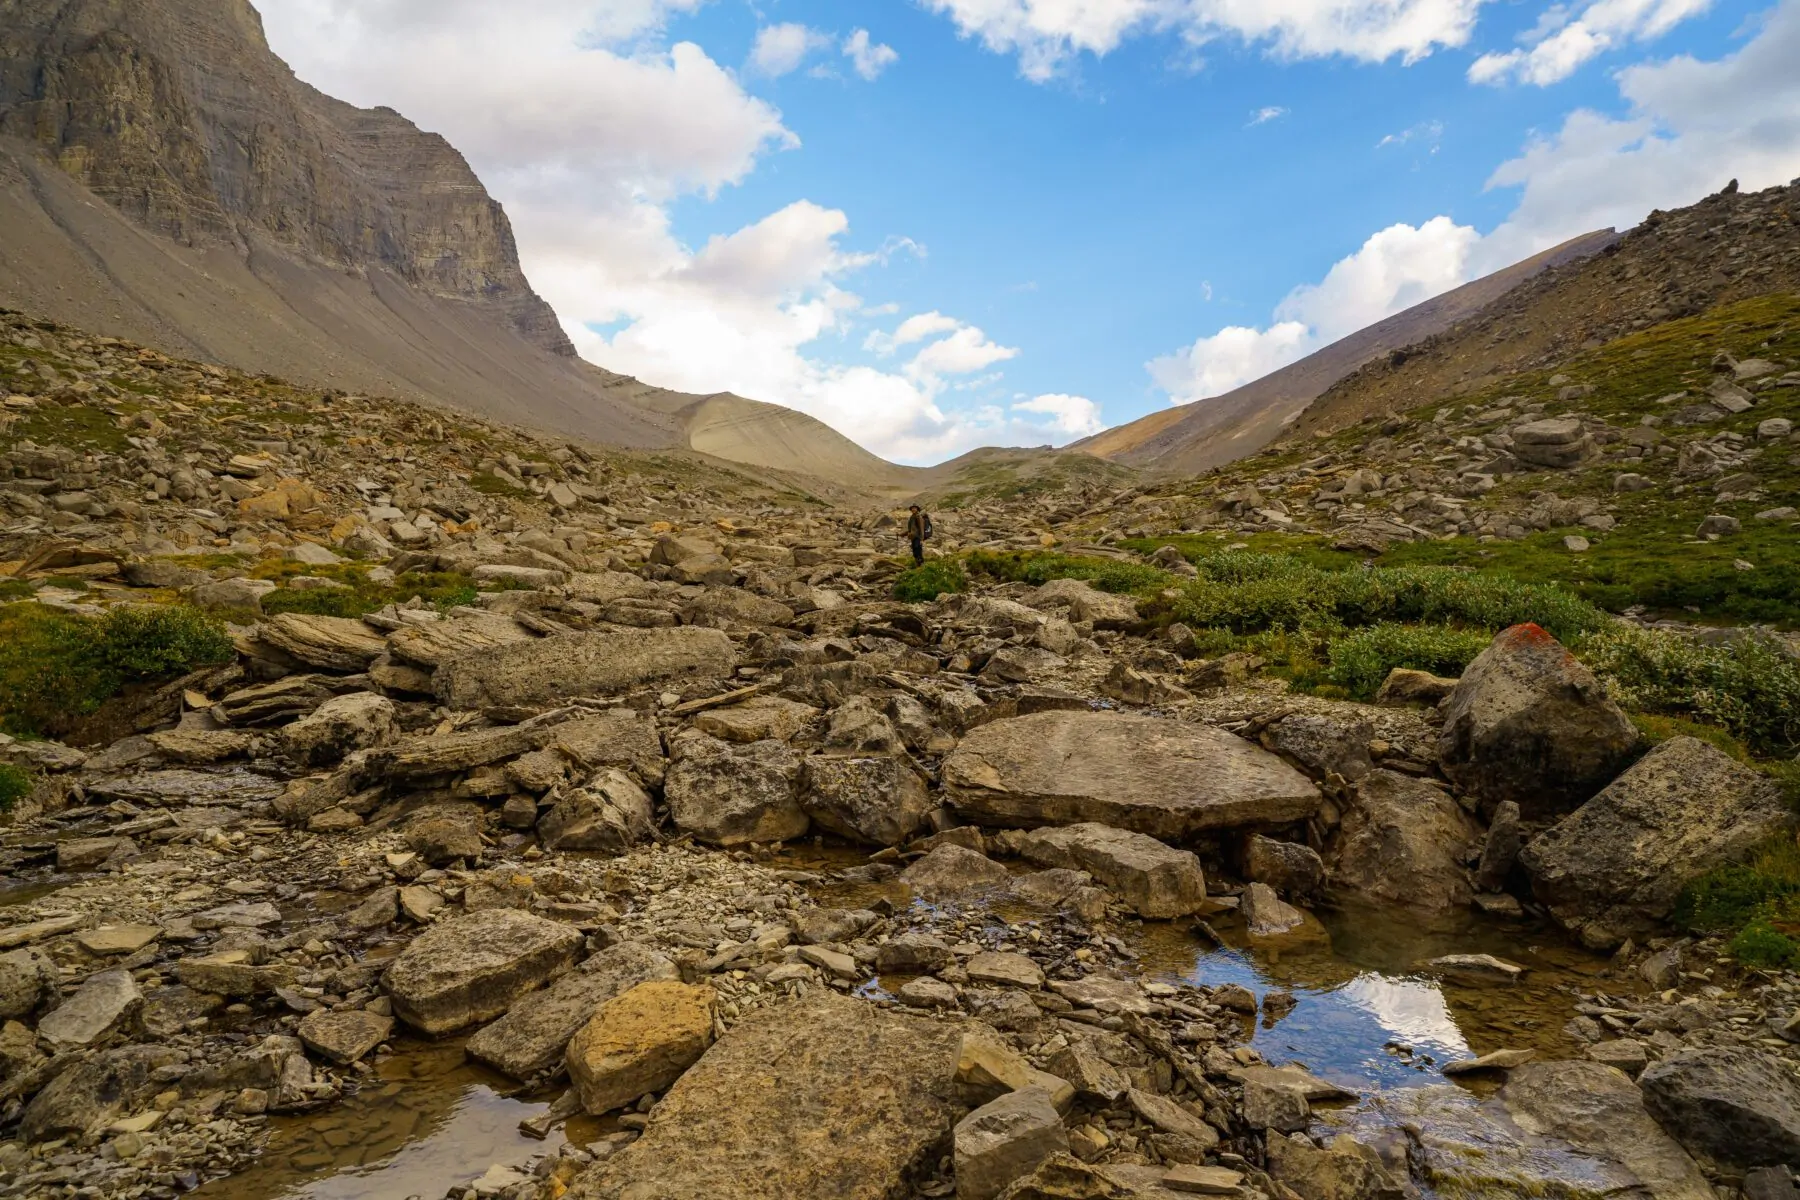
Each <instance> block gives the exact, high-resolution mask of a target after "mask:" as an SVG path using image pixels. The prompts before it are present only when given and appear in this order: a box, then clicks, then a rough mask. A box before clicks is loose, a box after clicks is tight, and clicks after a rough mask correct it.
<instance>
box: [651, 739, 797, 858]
mask: <svg viewBox="0 0 1800 1200" xmlns="http://www.w3.org/2000/svg"><path fill="white" fill-rule="evenodd" d="M670 750H671V753H672V762H671V764H670V767H669V773H668V781H667V784H666V794H667V796H668V801H669V815H670V816H671V817H672V818H673V819H674V821H675V825H676V827H677V828H678V829H680V830H682V831H683V832H684V833H690V834H692V835H694V837H695V838H697V839H698V840H700V841H703V842H706V843H708V844H710V845H714V846H724V847H730V846H742V845H746V844H749V843H752V842H756V843H768V842H785V841H788V840H790V839H793V838H797V837H799V836H800V835H801V834H803V833H805V832H806V830H807V827H808V826H809V825H810V824H811V823H812V822H811V819H810V818H809V817H808V816H807V815H806V811H805V810H804V809H803V808H801V807H800V801H799V797H798V796H797V795H796V783H797V781H798V779H799V775H800V759H799V758H798V757H797V756H796V755H795V754H794V752H793V751H792V750H790V749H789V748H788V747H787V746H786V745H785V744H784V743H782V742H776V741H765V742H752V743H751V744H750V745H748V746H737V745H733V744H731V743H729V742H721V741H719V740H718V739H717V738H712V737H707V736H706V735H705V734H703V733H694V732H691V731H690V732H688V733H684V734H682V735H681V736H680V737H678V738H676V739H675V741H674V742H673V743H672V744H671V746H670Z"/></svg>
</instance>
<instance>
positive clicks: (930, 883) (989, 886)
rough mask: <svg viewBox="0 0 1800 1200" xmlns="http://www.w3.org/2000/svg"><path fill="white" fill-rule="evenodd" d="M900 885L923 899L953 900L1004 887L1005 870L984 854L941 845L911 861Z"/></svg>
mask: <svg viewBox="0 0 1800 1200" xmlns="http://www.w3.org/2000/svg"><path fill="white" fill-rule="evenodd" d="M900 879H901V882H903V883H905V884H906V885H907V886H908V887H910V888H912V890H913V891H915V892H917V893H919V895H921V896H924V897H925V898H927V899H955V898H958V897H967V896H971V895H974V894H976V893H979V892H984V891H991V890H993V889H996V888H1003V887H1005V886H1006V882H1007V879H1008V875H1007V872H1006V868H1005V867H1003V866H1001V865H1000V864H999V863H997V862H995V861H994V860H993V859H991V858H989V857H988V856H987V855H985V854H977V853H976V852H975V851H973V850H969V849H967V848H965V847H962V846H955V845H949V844H945V845H941V846H938V847H937V848H935V849H934V850H932V851H931V852H930V853H929V854H927V855H926V856H925V857H924V858H921V859H919V860H918V861H916V862H914V863H913V864H912V865H911V866H910V867H907V868H906V870H905V871H903V872H902V873H901V875H900Z"/></svg>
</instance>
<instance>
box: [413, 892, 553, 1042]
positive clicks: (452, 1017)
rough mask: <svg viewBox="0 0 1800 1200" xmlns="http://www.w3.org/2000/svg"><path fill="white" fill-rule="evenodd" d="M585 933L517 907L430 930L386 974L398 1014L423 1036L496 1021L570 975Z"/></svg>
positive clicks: (464, 919) (449, 923) (454, 921)
mask: <svg viewBox="0 0 1800 1200" xmlns="http://www.w3.org/2000/svg"><path fill="white" fill-rule="evenodd" d="M582 940H583V939H582V936H581V932H580V931H579V930H577V929H575V928H573V927H571V926H568V925H561V924H558V923H557V922H555V921H546V920H544V919H543V918H542V917H534V916H531V915H530V914H528V913H523V912H519V911H517V910H516V909H508V908H494V909H487V910H485V911H483V912H478V913H471V914H469V915H468V916H463V917H458V918H456V919H454V920H450V921H444V922H441V923H439V924H437V925H434V926H432V927H431V928H430V929H428V930H426V931H425V932H424V933H423V934H421V935H420V936H419V937H418V939H417V940H415V941H414V942H413V943H412V944H411V945H409V946H408V947H407V948H406V949H405V950H404V951H402V952H401V954H400V956H399V957H398V958H396V959H395V960H394V962H393V965H392V966H390V967H389V968H388V969H387V973H386V974H385V975H384V976H383V977H382V987H383V989H384V990H385V991H386V992H387V994H388V996H389V997H390V998H391V999H392V1000H393V1003H394V1015H396V1016H398V1017H399V1018H400V1019H401V1020H402V1021H405V1022H406V1023H407V1024H408V1025H411V1026H412V1027H413V1028H415V1029H418V1030H419V1031H421V1032H423V1033H428V1034H431V1035H433V1036H437V1035H440V1034H445V1033H454V1032H455V1031H456V1030H458V1029H464V1028H466V1027H468V1026H470V1025H474V1024H476V1023H478V1022H481V1021H487V1020H491V1019H493V1018H494V1017H497V1016H499V1015H500V1014H501V1013H503V1012H505V1011H506V1010H507V1008H508V1007H510V1006H511V1005H512V1004H513V1002H514V1001H516V1000H517V999H518V998H519V997H520V996H522V995H524V994H525V993H526V992H529V991H531V990H533V989H535V988H538V987H541V986H542V985H544V984H545V983H548V982H549V981H550V980H552V979H554V978H556V977H557V976H559V975H561V974H563V973H564V972H566V971H567V970H568V969H569V967H570V966H571V965H572V964H573V963H574V960H575V954H576V952H577V951H578V950H579V948H580V947H581V944H582Z"/></svg>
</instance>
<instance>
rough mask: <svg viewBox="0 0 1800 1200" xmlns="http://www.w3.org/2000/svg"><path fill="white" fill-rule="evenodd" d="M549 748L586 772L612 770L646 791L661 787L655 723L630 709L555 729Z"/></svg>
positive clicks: (659, 740)
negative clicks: (631, 778)
mask: <svg viewBox="0 0 1800 1200" xmlns="http://www.w3.org/2000/svg"><path fill="white" fill-rule="evenodd" d="M549 744H550V747H551V749H553V750H555V751H556V752H557V753H558V754H560V755H562V756H563V757H564V758H566V759H568V760H569V761H570V762H571V763H574V764H575V765H576V766H577V767H581V768H584V769H585V770H588V771H598V770H600V769H602V768H604V767H616V768H618V769H619V770H622V771H629V772H631V774H632V775H633V776H634V777H635V778H636V779H637V781H638V782H639V783H640V784H642V785H643V786H644V787H646V788H650V789H651V790H655V789H657V788H660V787H662V785H663V775H664V772H665V771H666V769H667V764H666V763H665V762H664V761H663V747H662V738H661V737H659V736H658V735H657V732H656V721H655V720H654V719H653V718H651V717H649V716H646V715H645V714H643V713H641V712H638V711H637V710H636V709H631V708H612V709H608V710H607V711H605V712H602V713H596V714H594V715H593V716H591V717H581V718H579V719H577V720H574V721H565V722H563V723H562V724H561V725H558V726H557V727H556V729H555V731H554V733H553V734H552V735H551V739H550V743H549Z"/></svg>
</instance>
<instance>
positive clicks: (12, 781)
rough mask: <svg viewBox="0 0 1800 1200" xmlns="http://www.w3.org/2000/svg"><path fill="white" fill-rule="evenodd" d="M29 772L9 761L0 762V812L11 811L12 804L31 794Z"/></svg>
mask: <svg viewBox="0 0 1800 1200" xmlns="http://www.w3.org/2000/svg"><path fill="white" fill-rule="evenodd" d="M31 787H32V779H31V773H30V772H29V771H26V770H25V769H24V768H23V767H15V766H13V765H12V764H11V763H0V813H6V812H11V811H12V807H13V805H15V804H17V803H18V802H19V801H21V800H23V799H24V798H25V797H27V796H29V795H30V794H31Z"/></svg>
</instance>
